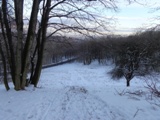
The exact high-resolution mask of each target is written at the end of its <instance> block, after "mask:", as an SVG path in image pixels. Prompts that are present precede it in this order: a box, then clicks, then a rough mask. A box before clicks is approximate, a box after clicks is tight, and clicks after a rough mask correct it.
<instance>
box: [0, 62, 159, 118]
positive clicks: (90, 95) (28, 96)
mask: <svg viewBox="0 0 160 120" xmlns="http://www.w3.org/2000/svg"><path fill="white" fill-rule="evenodd" d="M110 69H111V66H102V65H100V66H99V65H98V64H97V63H94V64H92V65H90V66H83V65H82V64H80V63H72V64H66V65H61V66H56V67H53V68H48V69H45V70H43V73H42V76H41V80H40V84H39V88H36V89H35V88H33V87H32V86H31V87H29V88H27V90H26V91H20V92H16V91H14V90H13V89H12V90H10V91H9V92H6V91H5V89H4V87H3V86H2V85H0V120H160V114H159V113H160V107H158V106H156V105H154V104H150V103H149V102H147V101H146V96H145V95H144V96H134V95H129V94H128V95H123V96H120V95H118V93H117V92H116V90H117V91H119V92H121V91H123V90H126V91H128V90H129V91H135V90H142V91H146V89H144V85H143V82H137V81H138V79H136V78H135V79H134V81H132V83H131V87H130V88H126V87H125V81H123V80H121V81H113V80H112V79H111V78H110V76H109V75H107V72H108V71H110Z"/></svg>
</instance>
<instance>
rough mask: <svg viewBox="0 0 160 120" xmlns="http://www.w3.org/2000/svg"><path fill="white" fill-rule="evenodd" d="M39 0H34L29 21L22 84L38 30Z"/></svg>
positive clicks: (24, 81) (24, 80) (24, 82)
mask: <svg viewBox="0 0 160 120" xmlns="http://www.w3.org/2000/svg"><path fill="white" fill-rule="evenodd" d="M39 3H40V1H39V0H34V2H33V6H32V12H31V17H30V22H29V28H28V34H27V39H26V43H25V46H24V51H23V61H22V81H23V82H22V86H24V85H25V84H26V78H27V72H28V70H29V62H30V60H29V55H30V54H29V53H30V49H31V44H32V41H34V39H35V31H36V25H37V16H38V10H39Z"/></svg>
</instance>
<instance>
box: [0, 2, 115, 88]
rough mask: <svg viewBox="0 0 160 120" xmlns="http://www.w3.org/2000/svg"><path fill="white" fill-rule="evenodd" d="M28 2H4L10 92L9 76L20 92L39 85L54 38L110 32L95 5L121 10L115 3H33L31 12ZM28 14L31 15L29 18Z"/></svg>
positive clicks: (0, 19) (1, 42)
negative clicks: (44, 60)
mask: <svg viewBox="0 0 160 120" xmlns="http://www.w3.org/2000/svg"><path fill="white" fill-rule="evenodd" d="M24 2H28V0H13V1H12V0H1V1H0V29H1V36H0V37H1V38H0V53H1V61H2V63H3V76H4V77H3V78H4V79H3V81H4V85H5V87H6V90H9V89H10V87H9V85H8V77H7V76H8V74H10V76H11V81H12V82H13V85H14V88H15V90H17V91H18V90H24V89H25V86H27V85H28V84H33V85H34V86H35V87H36V86H37V84H38V81H39V78H40V74H41V69H42V63H43V55H44V51H45V44H46V40H47V39H49V38H50V37H51V36H54V35H64V34H65V35H67V34H70V33H72V34H76V33H78V34H82V35H84V36H88V35H95V34H101V33H100V32H99V31H98V28H99V29H100V30H102V29H105V30H106V31H107V29H106V28H107V27H105V26H107V25H108V20H107V18H106V19H105V20H104V19H102V17H101V16H97V15H96V14H94V11H96V7H95V5H98V6H101V7H103V8H105V10H106V11H107V10H112V11H116V10H117V6H116V1H114V0H112V1H110V0H96V1H92V0H87V1H86V0H77V1H76V0H33V1H30V2H29V3H28V5H30V6H29V8H28V9H27V10H26V9H25V6H24ZM24 11H28V12H29V11H31V13H29V14H27V16H25V14H24ZM96 12H98V11H96ZM93 33H94V34H93ZM7 67H9V69H10V71H8V69H7ZM28 76H29V77H28Z"/></svg>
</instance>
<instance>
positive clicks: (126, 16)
mask: <svg viewBox="0 0 160 120" xmlns="http://www.w3.org/2000/svg"><path fill="white" fill-rule="evenodd" d="M117 1H118V2H117V3H116V4H117V6H118V8H119V10H118V12H113V11H112V12H109V11H106V12H104V11H102V12H101V14H102V15H105V16H106V17H114V18H116V22H115V25H114V26H116V27H115V29H114V30H113V32H115V33H118V34H130V33H133V32H136V31H137V30H139V29H140V28H143V29H144V28H149V27H151V26H153V25H155V23H158V22H159V21H156V20H155V19H154V18H155V17H156V16H158V15H160V13H158V12H160V11H158V12H153V10H152V8H154V7H156V6H158V5H159V7H160V0H137V1H139V2H140V3H139V4H138V3H132V4H129V3H128V2H127V0H117ZM27 4H28V3H27ZM25 6H26V5H25ZM27 6H28V5H27ZM27 13H28V10H27V11H26V13H25V14H27ZM115 30H116V31H115Z"/></svg>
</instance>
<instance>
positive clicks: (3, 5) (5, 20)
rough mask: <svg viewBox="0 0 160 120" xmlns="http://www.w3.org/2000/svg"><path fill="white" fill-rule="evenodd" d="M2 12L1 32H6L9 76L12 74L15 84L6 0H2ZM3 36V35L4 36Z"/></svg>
mask: <svg viewBox="0 0 160 120" xmlns="http://www.w3.org/2000/svg"><path fill="white" fill-rule="evenodd" d="M2 12H3V16H2V18H3V21H4V27H3V28H5V29H4V30H5V31H2V32H3V34H5V33H6V41H5V42H6V44H7V45H6V49H7V46H8V49H9V54H8V62H9V65H10V69H11V76H12V81H13V83H14V84H15V54H14V49H13V41H12V32H11V27H10V25H9V20H8V16H7V15H8V9H7V1H6V0H2ZM4 38H5V37H4Z"/></svg>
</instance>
